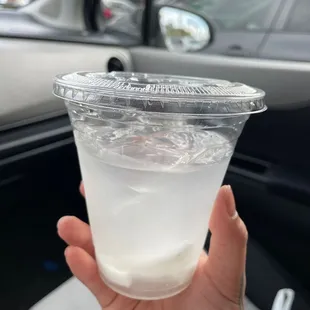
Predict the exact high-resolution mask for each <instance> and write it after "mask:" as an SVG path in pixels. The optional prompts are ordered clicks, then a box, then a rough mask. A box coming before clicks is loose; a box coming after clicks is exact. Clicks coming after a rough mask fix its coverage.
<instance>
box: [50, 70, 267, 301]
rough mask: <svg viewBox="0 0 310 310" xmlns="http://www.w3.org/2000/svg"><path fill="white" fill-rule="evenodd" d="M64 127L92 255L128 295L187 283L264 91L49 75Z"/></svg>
mask: <svg viewBox="0 0 310 310" xmlns="http://www.w3.org/2000/svg"><path fill="white" fill-rule="evenodd" d="M54 94H55V95H56V96H58V97H61V98H63V99H64V100H65V103H66V106H67V108H68V113H69V116H70V119H71V123H72V126H73V129H74V136H75V142H76V146H77V150H78V156H79V162H80V167H81V171H82V177H83V181H84V186H85V193H86V203H87V209H88V214H89V220H90V225H91V231H92V236H93V241H94V246H95V252H96V260H97V263H98V266H99V271H100V274H101V277H102V279H103V280H104V281H105V283H106V284H107V285H108V286H109V287H111V288H112V289H113V290H115V291H116V292H118V293H120V294H122V295H125V296H128V297H131V298H136V299H142V300H148V299H151V300H154V299H162V298H167V297H170V296H173V295H176V294H178V293H180V292H181V291H182V290H184V289H185V288H187V287H188V286H189V284H190V283H191V280H192V277H193V274H194V271H195V269H196V266H197V262H198V260H199V256H200V254H201V251H202V249H203V246H204V242H205V238H206V235H207V231H208V222H209V218H210V214H211V210H212V206H213V203H214V200H215V198H216V194H217V192H218V190H219V188H220V186H221V183H222V181H223V178H224V176H225V173H226V170H227V167H228V164H229V161H230V158H231V156H232V154H233V151H234V148H235V145H236V142H237V139H238V137H239V135H240V134H241V132H242V129H243V127H244V124H245V123H246V121H247V120H248V118H249V116H250V115H251V114H253V113H259V112H262V111H264V110H265V109H266V106H265V104H264V96H265V94H264V92H263V91H261V90H258V89H255V88H252V87H249V86H246V85H244V84H240V83H230V82H227V81H221V80H211V79H200V78H191V77H179V76H161V75H151V74H150V75H149V74H141V73H108V74H107V73H100V72H78V73H73V74H65V75H61V76H58V77H57V78H56V79H55V83H54Z"/></svg>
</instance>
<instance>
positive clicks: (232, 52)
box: [225, 44, 251, 57]
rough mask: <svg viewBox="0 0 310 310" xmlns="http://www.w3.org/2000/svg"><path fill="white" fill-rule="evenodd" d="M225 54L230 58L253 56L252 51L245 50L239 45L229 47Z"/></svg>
mask: <svg viewBox="0 0 310 310" xmlns="http://www.w3.org/2000/svg"><path fill="white" fill-rule="evenodd" d="M225 54H226V55H228V56H240V57H249V56H251V53H250V51H248V50H246V49H244V48H243V47H242V46H241V45H239V44H233V45H230V46H228V48H227V50H226V53H225Z"/></svg>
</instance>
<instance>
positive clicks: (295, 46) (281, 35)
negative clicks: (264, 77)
mask: <svg viewBox="0 0 310 310" xmlns="http://www.w3.org/2000/svg"><path fill="white" fill-rule="evenodd" d="M309 12H310V2H309V1H307V0H294V1H293V0H289V1H287V2H286V5H285V7H284V10H283V11H282V13H281V15H280V16H279V19H278V21H277V23H275V25H274V29H273V30H272V32H271V33H270V34H269V36H268V39H266V41H265V44H264V45H263V46H262V49H261V51H260V56H261V57H264V58H272V59H284V60H296V61H309V60H310V54H309V49H310V26H309V25H310V13H309Z"/></svg>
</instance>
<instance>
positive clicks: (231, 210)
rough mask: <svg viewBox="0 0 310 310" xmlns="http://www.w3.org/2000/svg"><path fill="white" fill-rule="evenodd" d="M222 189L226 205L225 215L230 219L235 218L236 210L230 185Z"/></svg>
mask: <svg viewBox="0 0 310 310" xmlns="http://www.w3.org/2000/svg"><path fill="white" fill-rule="evenodd" d="M224 189H225V203H226V210H227V213H228V215H229V216H230V217H231V218H235V217H236V214H237V210H236V204H235V199H234V194H233V191H232V189H231V186H230V185H225V186H224Z"/></svg>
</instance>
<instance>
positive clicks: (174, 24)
mask: <svg viewBox="0 0 310 310" xmlns="http://www.w3.org/2000/svg"><path fill="white" fill-rule="evenodd" d="M158 23H159V30H160V33H161V36H162V38H163V41H164V43H165V45H166V47H167V49H168V50H169V51H173V52H196V51H199V50H201V49H203V48H205V47H207V46H208V45H209V44H210V43H211V42H212V39H213V27H212V26H211V23H210V22H208V21H207V20H206V19H205V18H204V17H202V16H200V15H198V14H196V13H194V12H190V11H187V10H184V9H182V8H176V7H170V6H162V7H161V8H159V10H158Z"/></svg>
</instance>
